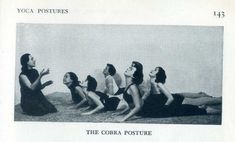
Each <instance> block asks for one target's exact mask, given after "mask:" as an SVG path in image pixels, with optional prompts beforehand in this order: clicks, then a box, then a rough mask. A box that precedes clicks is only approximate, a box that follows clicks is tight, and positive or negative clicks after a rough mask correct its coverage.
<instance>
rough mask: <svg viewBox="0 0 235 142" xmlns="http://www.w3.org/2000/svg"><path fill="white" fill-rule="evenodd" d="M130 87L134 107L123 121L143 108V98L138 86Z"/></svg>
mask: <svg viewBox="0 0 235 142" xmlns="http://www.w3.org/2000/svg"><path fill="white" fill-rule="evenodd" d="M129 89H130V94H131V96H132V99H133V102H134V108H133V109H132V110H131V111H130V112H129V113H128V114H127V115H126V116H125V117H124V118H123V119H122V120H121V121H126V120H127V119H129V118H130V117H132V116H133V115H135V114H136V113H137V112H139V110H140V109H141V98H140V94H139V91H138V88H137V86H135V85H132V86H130V88H129Z"/></svg>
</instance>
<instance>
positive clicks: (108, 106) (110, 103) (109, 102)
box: [95, 91, 120, 111]
mask: <svg viewBox="0 0 235 142" xmlns="http://www.w3.org/2000/svg"><path fill="white" fill-rule="evenodd" d="M95 93H96V94H97V95H98V96H99V97H100V101H101V102H102V104H103V105H104V110H106V111H113V110H116V109H117V106H118V104H119V102H120V99H119V98H117V97H108V95H106V94H105V93H102V92H99V91H96V92H95Z"/></svg>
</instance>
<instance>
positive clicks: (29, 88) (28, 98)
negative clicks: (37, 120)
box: [19, 53, 57, 116]
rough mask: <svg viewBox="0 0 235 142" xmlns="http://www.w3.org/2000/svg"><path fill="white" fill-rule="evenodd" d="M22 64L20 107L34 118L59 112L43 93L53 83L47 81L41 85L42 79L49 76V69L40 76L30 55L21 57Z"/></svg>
mask: <svg viewBox="0 0 235 142" xmlns="http://www.w3.org/2000/svg"><path fill="white" fill-rule="evenodd" d="M20 62H21V65H22V68H21V71H22V72H21V73H20V75H19V82H20V92H21V102H20V105H21V108H22V109H23V112H24V113H26V114H28V115H34V116H41V115H45V114H47V113H54V112H57V109H56V108H55V107H54V105H52V104H51V103H50V102H49V101H48V100H47V99H46V97H45V96H44V95H43V93H42V92H41V90H42V89H43V88H45V87H46V86H48V85H51V84H52V83H53V82H52V81H47V82H45V83H43V84H41V78H42V77H43V76H45V75H47V74H49V69H47V70H44V69H43V70H42V71H41V72H40V74H39V73H38V71H37V70H36V69H33V68H34V67H35V60H34V58H33V57H32V56H31V55H30V54H28V53H26V54H24V55H22V56H21V59H20Z"/></svg>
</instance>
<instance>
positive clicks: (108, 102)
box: [81, 75, 128, 115]
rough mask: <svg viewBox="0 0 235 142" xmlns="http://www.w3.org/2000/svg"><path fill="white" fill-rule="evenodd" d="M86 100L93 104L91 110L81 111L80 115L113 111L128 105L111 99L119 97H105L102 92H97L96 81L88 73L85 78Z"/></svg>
mask: <svg viewBox="0 0 235 142" xmlns="http://www.w3.org/2000/svg"><path fill="white" fill-rule="evenodd" d="M86 82H87V100H89V101H90V102H91V103H89V104H90V105H92V106H94V108H93V109H92V110H89V111H86V112H83V113H81V115H91V114H94V113H97V112H99V111H101V110H104V111H115V110H122V109H125V108H126V107H128V105H127V103H122V100H119V101H113V100H112V99H119V98H116V97H110V98H109V97H107V95H104V94H103V93H100V92H97V91H96V87H97V81H96V79H95V78H93V77H92V76H90V75H88V76H87V79H86Z"/></svg>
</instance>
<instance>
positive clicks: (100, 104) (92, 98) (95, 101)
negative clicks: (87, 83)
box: [81, 91, 104, 115]
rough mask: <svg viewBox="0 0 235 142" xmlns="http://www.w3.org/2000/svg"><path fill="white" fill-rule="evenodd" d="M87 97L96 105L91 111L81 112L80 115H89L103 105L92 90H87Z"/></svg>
mask: <svg viewBox="0 0 235 142" xmlns="http://www.w3.org/2000/svg"><path fill="white" fill-rule="evenodd" d="M88 97H89V98H91V100H92V101H93V102H94V103H95V104H96V106H97V107H96V108H95V109H93V110H91V111H88V112H84V113H81V115H90V114H93V113H96V112H98V111H100V110H101V109H103V108H104V105H103V104H102V102H101V101H100V99H99V97H98V96H97V95H96V94H95V93H94V92H91V91H88Z"/></svg>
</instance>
